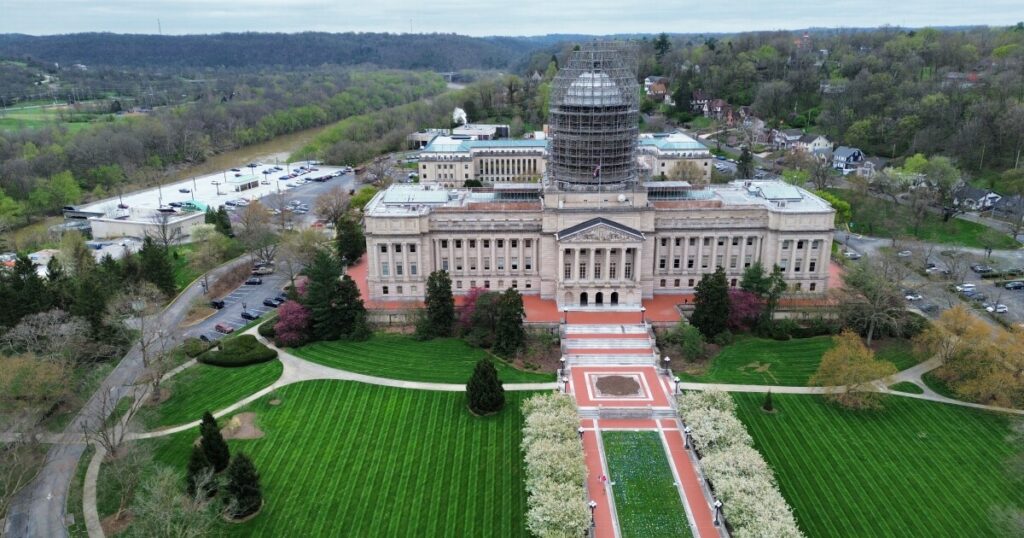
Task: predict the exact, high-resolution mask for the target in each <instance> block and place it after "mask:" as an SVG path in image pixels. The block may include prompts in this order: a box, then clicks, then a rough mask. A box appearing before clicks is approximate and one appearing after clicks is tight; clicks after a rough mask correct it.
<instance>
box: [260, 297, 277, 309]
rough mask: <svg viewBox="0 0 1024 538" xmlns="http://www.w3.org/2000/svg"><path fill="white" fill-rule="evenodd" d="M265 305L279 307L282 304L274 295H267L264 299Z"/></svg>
mask: <svg viewBox="0 0 1024 538" xmlns="http://www.w3.org/2000/svg"><path fill="white" fill-rule="evenodd" d="M263 306H269V307H270V308H277V307H279V306H281V305H280V304H279V303H278V302H277V301H275V300H274V298H273V297H267V298H266V299H263Z"/></svg>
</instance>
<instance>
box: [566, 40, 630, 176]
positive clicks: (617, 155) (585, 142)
mask: <svg viewBox="0 0 1024 538" xmlns="http://www.w3.org/2000/svg"><path fill="white" fill-rule="evenodd" d="M635 65H636V54H635V52H634V51H633V49H632V48H630V47H629V46H627V45H626V44H624V43H615V42H595V43H587V44H585V45H582V46H581V47H580V49H579V50H576V51H573V52H572V54H571V55H570V56H569V59H568V61H567V62H566V64H565V65H564V66H562V68H561V69H559V71H558V74H557V75H556V76H555V80H554V84H553V85H552V90H551V109H550V113H549V115H548V121H549V124H550V139H551V147H550V150H551V153H550V156H549V161H548V162H549V164H548V178H549V181H550V182H551V183H552V184H553V185H555V186H556V187H558V188H559V189H562V190H569V191H573V190H580V191H594V190H600V191H606V190H625V189H628V188H635V184H636V181H637V162H636V146H637V134H638V130H639V127H638V123H639V105H640V87H639V84H637V82H636V68H635Z"/></svg>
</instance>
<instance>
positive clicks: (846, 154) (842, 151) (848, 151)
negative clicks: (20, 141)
mask: <svg viewBox="0 0 1024 538" xmlns="http://www.w3.org/2000/svg"><path fill="white" fill-rule="evenodd" d="M858 152H860V153H863V152H861V151H860V150H859V149H857V148H851V147H848V146H839V147H838V148H836V150H835V151H834V152H833V153H832V155H834V156H836V157H839V158H841V159H848V158H850V157H853V156H854V155H855V154H857V153H858Z"/></svg>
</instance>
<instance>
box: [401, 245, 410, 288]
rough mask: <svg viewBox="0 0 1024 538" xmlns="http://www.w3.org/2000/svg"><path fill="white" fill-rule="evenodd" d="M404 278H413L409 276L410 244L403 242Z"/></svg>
mask: <svg viewBox="0 0 1024 538" xmlns="http://www.w3.org/2000/svg"><path fill="white" fill-rule="evenodd" d="M402 280H411V279H410V278H409V245H408V244H402Z"/></svg>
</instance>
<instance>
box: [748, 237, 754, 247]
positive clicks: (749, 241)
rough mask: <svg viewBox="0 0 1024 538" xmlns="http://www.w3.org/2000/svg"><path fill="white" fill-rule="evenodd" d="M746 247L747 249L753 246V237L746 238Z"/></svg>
mask: <svg viewBox="0 0 1024 538" xmlns="http://www.w3.org/2000/svg"><path fill="white" fill-rule="evenodd" d="M747 246H748V247H750V246H754V238H753V237H748V238H747Z"/></svg>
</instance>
